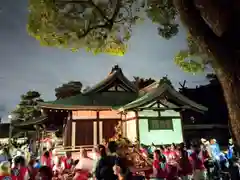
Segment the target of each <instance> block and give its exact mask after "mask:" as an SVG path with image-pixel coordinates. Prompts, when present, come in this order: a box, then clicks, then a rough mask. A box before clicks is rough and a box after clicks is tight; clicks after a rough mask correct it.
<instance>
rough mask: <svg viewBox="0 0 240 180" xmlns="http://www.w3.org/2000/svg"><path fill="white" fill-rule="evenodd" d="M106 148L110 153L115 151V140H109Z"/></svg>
mask: <svg viewBox="0 0 240 180" xmlns="http://www.w3.org/2000/svg"><path fill="white" fill-rule="evenodd" d="M108 150H109V152H110V153H115V152H116V151H117V143H116V142H115V141H110V142H109V143H108Z"/></svg>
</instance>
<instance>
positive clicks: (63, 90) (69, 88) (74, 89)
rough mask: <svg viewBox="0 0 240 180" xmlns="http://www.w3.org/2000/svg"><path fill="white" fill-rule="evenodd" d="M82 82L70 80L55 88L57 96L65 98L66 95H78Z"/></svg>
mask: <svg viewBox="0 0 240 180" xmlns="http://www.w3.org/2000/svg"><path fill="white" fill-rule="evenodd" d="M81 91H82V83H81V82H79V81H70V82H68V83H65V84H63V85H61V86H60V87H58V88H56V89H55V96H56V98H57V99H64V98H66V97H71V96H76V95H78V94H81Z"/></svg>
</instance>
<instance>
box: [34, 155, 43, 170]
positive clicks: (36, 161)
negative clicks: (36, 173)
mask: <svg viewBox="0 0 240 180" xmlns="http://www.w3.org/2000/svg"><path fill="white" fill-rule="evenodd" d="M33 167H34V168H36V169H39V168H40V167H41V163H40V160H39V157H38V158H36V160H35V163H34V165H33Z"/></svg>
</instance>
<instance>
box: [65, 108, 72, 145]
mask: <svg viewBox="0 0 240 180" xmlns="http://www.w3.org/2000/svg"><path fill="white" fill-rule="evenodd" d="M71 141H72V112H71V111H69V112H68V117H67V122H66V125H65V127H64V146H65V147H68V146H71Z"/></svg>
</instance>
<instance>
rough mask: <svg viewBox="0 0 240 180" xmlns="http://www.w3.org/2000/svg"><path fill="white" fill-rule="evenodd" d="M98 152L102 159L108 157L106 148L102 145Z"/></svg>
mask: <svg viewBox="0 0 240 180" xmlns="http://www.w3.org/2000/svg"><path fill="white" fill-rule="evenodd" d="M98 152H99V155H100V156H101V157H105V156H107V152H106V148H105V146H104V145H101V144H100V145H99V146H98Z"/></svg>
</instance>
